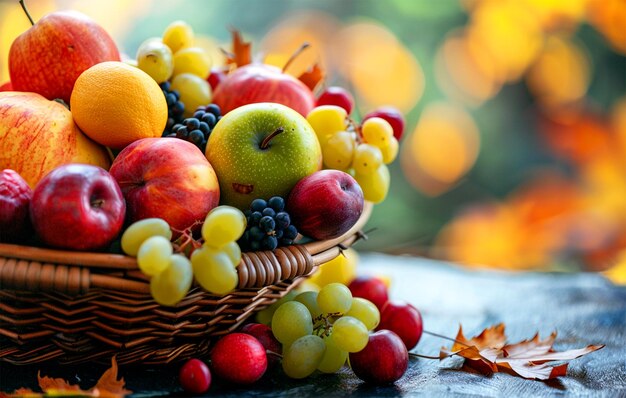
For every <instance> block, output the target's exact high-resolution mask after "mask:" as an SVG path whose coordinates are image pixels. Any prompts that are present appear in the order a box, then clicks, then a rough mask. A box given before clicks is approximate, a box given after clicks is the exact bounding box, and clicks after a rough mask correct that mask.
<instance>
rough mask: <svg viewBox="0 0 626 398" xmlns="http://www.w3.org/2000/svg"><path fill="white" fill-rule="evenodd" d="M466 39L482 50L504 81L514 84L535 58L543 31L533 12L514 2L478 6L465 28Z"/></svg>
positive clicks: (495, 1) (494, 1)
mask: <svg viewBox="0 0 626 398" xmlns="http://www.w3.org/2000/svg"><path fill="white" fill-rule="evenodd" d="M468 40H470V41H471V42H473V45H475V46H476V48H481V49H483V52H484V56H485V57H488V58H489V59H490V60H491V61H492V62H493V63H494V66H495V67H497V68H498V69H499V70H500V74H499V75H500V76H502V78H503V80H505V81H510V82H512V81H516V80H517V79H519V78H520V77H521V76H522V74H523V73H524V72H525V70H526V68H527V67H528V66H529V65H530V64H531V62H532V61H533V60H534V59H535V57H536V56H537V54H538V52H539V50H540V48H541V45H542V31H541V26H540V25H539V21H538V20H537V18H536V17H535V15H533V13H532V12H531V11H530V10H529V9H528V8H527V7H524V6H523V5H522V4H520V3H519V2H517V1H513V0H489V1H486V0H485V1H483V2H481V3H479V5H478V7H477V8H476V9H475V11H474V12H473V13H472V19H471V23H470V25H469V26H468Z"/></svg>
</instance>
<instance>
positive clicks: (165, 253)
mask: <svg viewBox="0 0 626 398" xmlns="http://www.w3.org/2000/svg"><path fill="white" fill-rule="evenodd" d="M245 228H246V218H245V216H244V214H243V213H242V212H241V211H240V210H239V209H236V208H234V207H230V206H218V207H216V208H214V209H213V210H211V211H210V212H209V214H207V216H206V219H205V220H204V225H203V226H202V237H203V240H204V242H203V244H202V246H201V247H199V248H198V249H196V250H194V251H193V253H192V255H191V260H189V259H188V258H187V257H186V256H184V255H183V254H180V253H174V247H173V245H172V242H171V239H172V230H171V228H170V226H169V225H168V223H167V222H166V221H165V220H163V219H160V218H147V219H144V220H139V221H136V222H135V223H133V224H131V225H130V226H129V227H128V228H127V229H126V230H125V231H124V233H123V234H122V240H121V245H122V250H123V251H124V253H126V254H128V255H129V256H134V257H137V265H138V266H139V269H140V270H141V272H143V273H144V274H145V275H147V276H149V277H150V293H151V294H152V298H153V299H154V301H156V302H157V303H159V304H161V305H167V306H173V305H176V304H177V303H178V302H180V301H181V300H182V299H183V298H184V297H185V296H186V295H187V293H188V292H189V289H190V288H191V284H192V282H193V279H194V276H195V279H196V281H197V282H198V284H200V286H202V287H203V288H204V289H205V290H207V291H208V292H211V293H213V294H219V295H224V294H226V293H228V292H230V291H232V290H233V289H235V288H236V287H237V283H238V281H239V278H238V276H237V269H236V267H237V265H239V262H240V261H241V249H240V248H239V245H238V244H237V239H239V238H240V237H241V235H242V234H243V231H244V230H245Z"/></svg>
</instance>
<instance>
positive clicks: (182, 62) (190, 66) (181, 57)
mask: <svg viewBox="0 0 626 398" xmlns="http://www.w3.org/2000/svg"><path fill="white" fill-rule="evenodd" d="M211 64H212V62H211V57H209V54H207V53H206V51H204V50H203V49H202V48H199V47H189V48H183V49H181V50H180V51H177V52H176V54H174V73H173V75H174V76H176V75H180V74H181V73H192V74H194V75H196V76H199V77H201V78H203V79H206V78H207V77H209V73H210V72H211Z"/></svg>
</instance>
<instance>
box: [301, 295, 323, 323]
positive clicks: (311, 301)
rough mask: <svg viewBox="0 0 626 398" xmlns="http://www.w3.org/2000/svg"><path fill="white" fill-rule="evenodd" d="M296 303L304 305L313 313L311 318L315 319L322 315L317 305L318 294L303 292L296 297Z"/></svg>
mask: <svg viewBox="0 0 626 398" xmlns="http://www.w3.org/2000/svg"><path fill="white" fill-rule="evenodd" d="M294 301H298V302H300V303H302V304H304V305H305V306H306V308H307V309H308V310H309V312H310V313H311V318H313V319H315V318H317V317H318V316H320V315H322V310H320V307H319V305H317V292H314V291H308V292H302V293H300V294H298V295H297V296H296V297H294Z"/></svg>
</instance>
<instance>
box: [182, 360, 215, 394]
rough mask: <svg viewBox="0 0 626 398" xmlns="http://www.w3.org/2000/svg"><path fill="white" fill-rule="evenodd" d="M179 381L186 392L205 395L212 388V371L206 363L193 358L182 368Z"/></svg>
mask: <svg viewBox="0 0 626 398" xmlns="http://www.w3.org/2000/svg"><path fill="white" fill-rule="evenodd" d="M178 380H179V381H180V385H181V387H183V390H185V392H188V393H190V394H204V393H205V392H207V390H208V389H209V387H211V371H210V370H209V367H208V366H207V365H206V363H204V362H202V361H201V360H199V359H196V358H193V359H190V360H188V361H187V362H185V364H184V365H183V366H182V367H181V368H180V371H179V372H178Z"/></svg>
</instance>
